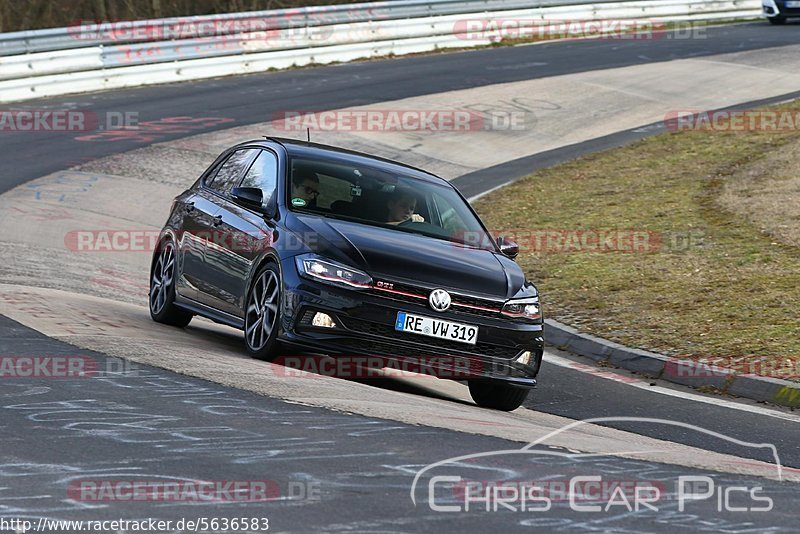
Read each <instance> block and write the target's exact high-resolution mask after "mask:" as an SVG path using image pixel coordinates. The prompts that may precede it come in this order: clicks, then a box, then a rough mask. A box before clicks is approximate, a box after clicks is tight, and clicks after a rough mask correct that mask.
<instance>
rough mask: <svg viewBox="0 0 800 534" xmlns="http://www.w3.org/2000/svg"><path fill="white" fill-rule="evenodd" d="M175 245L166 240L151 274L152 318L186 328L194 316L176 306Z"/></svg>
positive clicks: (159, 250) (159, 248)
mask: <svg viewBox="0 0 800 534" xmlns="http://www.w3.org/2000/svg"><path fill="white" fill-rule="evenodd" d="M177 267H178V266H177V263H176V257H175V244H174V243H173V242H172V241H171V240H166V241H164V242H163V243H161V245H159V247H158V252H157V256H156V260H155V261H154V262H153V269H152V271H151V273H150V291H149V292H148V294H147V295H148V299H147V300H148V301H149V303H150V317H151V318H152V319H153V320H154V321H155V322H157V323H163V324H168V325H171V326H178V327H180V328H183V327H185V326H186V325H188V324H189V321H191V320H192V314H191V313H189V312H187V311H184V310H181V309H180V308H178V307H177V306H175V273H176V272H177Z"/></svg>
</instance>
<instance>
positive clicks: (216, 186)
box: [149, 138, 543, 410]
mask: <svg viewBox="0 0 800 534" xmlns="http://www.w3.org/2000/svg"><path fill="white" fill-rule="evenodd" d="M517 252H518V247H517V245H516V244H514V243H513V242H511V241H509V240H506V239H504V238H503V237H500V238H497V239H495V238H494V237H493V236H491V235H490V233H489V232H488V231H487V229H486V228H485V226H484V224H483V223H482V222H481V220H480V219H479V218H478V216H477V214H476V213H475V212H474V211H473V209H472V207H471V206H470V205H469V203H468V202H467V201H466V200H465V199H464V197H463V196H462V195H461V194H460V193H459V192H458V190H457V189H456V188H455V187H453V186H452V185H451V184H450V183H448V182H447V181H446V180H444V179H442V178H439V177H436V176H434V175H432V174H429V173H427V172H425V171H422V170H419V169H416V168H413V167H409V166H406V165H402V164H400V163H396V162H393V161H390V160H386V159H382V158H378V157H374V156H369V155H366V154H362V153H358V152H353V151H348V150H342V149H338V148H334V147H330V146H325V145H319V144H314V143H306V142H300V141H295V140H289V139H278V138H266V139H262V140H256V141H251V142H247V143H242V144H239V145H236V146H234V147H231V148H230V149H228V150H226V151H225V152H223V153H222V154H221V155H220V156H219V157H218V158H217V159H216V161H214V163H213V164H212V165H211V166H210V167H209V168H208V169H207V170H206V171H205V172H204V173H203V174H202V175H201V176H200V178H199V179H198V180H197V181H196V183H194V185H192V186H191V187H190V188H189V189H187V190H186V191H184V192H183V193H181V194H180V195H178V196H177V197H176V198H175V199H174V202H173V205H172V209H171V212H170V215H169V218H168V220H167V222H166V224H165V226H164V228H163V230H162V232H161V235H160V239H159V242H158V246H157V249H156V250H155V253H154V255H153V260H152V263H151V269H150V293H149V301H150V314H151V316H152V318H153V319H154V320H155V321H157V322H160V323H166V324H171V325H175V326H179V327H184V326H186V325H187V324H188V323H189V321H191V319H192V317H193V316H194V315H200V316H203V317H207V318H209V319H212V320H214V321H217V322H219V323H223V324H227V325H230V326H233V327H236V328H239V329H242V330H243V331H244V339H245V345H246V347H247V350H248V351H249V352H250V354H252V355H253V356H254V357H257V358H261V359H266V360H273V359H275V358H276V357H278V356H280V355H281V354H282V353H283V351H285V350H288V349H293V350H295V351H296V350H297V349H299V350H301V351H306V352H308V351H311V352H315V353H323V354H327V355H330V356H332V357H337V356H340V357H341V356H342V355H362V356H375V357H380V358H381V359H382V360H381V361H384V360H385V361H386V362H387V363H391V362H397V361H408V360H413V361H415V362H417V363H418V364H419V365H420V366H421V367H422V368H424V369H426V370H430V371H431V374H433V375H434V376H438V377H440V378H441V377H444V378H454V379H458V380H464V381H466V382H467V383H468V385H469V390H470V393H471V396H472V398H473V399H474V400H475V402H476V403H477V404H478V405H480V406H484V407H489V408H495V409H501V410H513V409H515V408H517V407H519V406H520V405H521V404H522V402H523V401H524V400H525V398H526V396H527V394H528V391H529V390H530V388H532V387H534V386H535V385H536V376H537V374H538V372H539V368H540V365H541V361H542V354H543V319H542V313H541V310H540V304H539V294H538V292H537V289H536V287H535V286H534V285H533V284H532V283H531V282H529V281H528V280H526V278H525V276H524V274H523V272H522V269H521V268H520V267H519V266H518V265H517V263H516V262H515V261H514V259H513V258H514V257H515V256H516V254H517Z"/></svg>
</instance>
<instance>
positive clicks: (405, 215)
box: [386, 189, 425, 224]
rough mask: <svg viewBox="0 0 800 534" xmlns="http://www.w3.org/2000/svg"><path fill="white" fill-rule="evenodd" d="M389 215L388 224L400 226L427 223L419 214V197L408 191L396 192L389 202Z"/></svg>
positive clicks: (398, 190) (400, 190)
mask: <svg viewBox="0 0 800 534" xmlns="http://www.w3.org/2000/svg"><path fill="white" fill-rule="evenodd" d="M387 206H388V208H389V213H388V215H387V219H386V222H387V223H388V224H400V223H404V222H425V218H424V217H422V215H420V214H418V213H414V212H415V211H416V209H417V196H416V195H415V194H414V193H413V192H411V191H409V190H407V189H397V190H395V192H394V194H393V195H392V197H391V198H390V199H389V201H388V202H387Z"/></svg>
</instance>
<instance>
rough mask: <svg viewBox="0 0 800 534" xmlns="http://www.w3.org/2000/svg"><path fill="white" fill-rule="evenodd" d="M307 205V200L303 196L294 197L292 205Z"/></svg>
mask: <svg viewBox="0 0 800 534" xmlns="http://www.w3.org/2000/svg"><path fill="white" fill-rule="evenodd" d="M305 205H306V201H305V200H303V199H302V198H293V199H292V206H294V207H296V208H302V207H303V206H305Z"/></svg>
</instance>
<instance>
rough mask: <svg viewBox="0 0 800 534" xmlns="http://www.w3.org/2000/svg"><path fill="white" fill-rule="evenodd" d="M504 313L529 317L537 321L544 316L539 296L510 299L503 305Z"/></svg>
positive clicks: (507, 315) (510, 315)
mask: <svg viewBox="0 0 800 534" xmlns="http://www.w3.org/2000/svg"><path fill="white" fill-rule="evenodd" d="M502 314H503V315H505V316H506V317H513V318H515V319H516V318H522V319H529V320H531V321H537V320H539V319H541V318H542V312H541V309H540V308H539V297H530V298H526V299H517V300H509V301H508V302H506V303H505V304H504V305H503V311H502Z"/></svg>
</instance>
